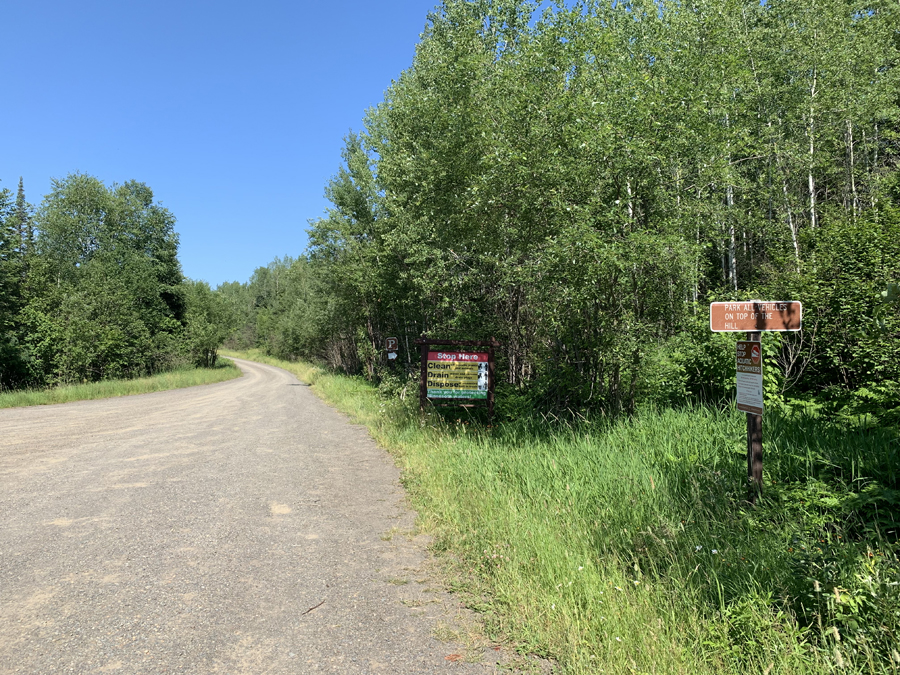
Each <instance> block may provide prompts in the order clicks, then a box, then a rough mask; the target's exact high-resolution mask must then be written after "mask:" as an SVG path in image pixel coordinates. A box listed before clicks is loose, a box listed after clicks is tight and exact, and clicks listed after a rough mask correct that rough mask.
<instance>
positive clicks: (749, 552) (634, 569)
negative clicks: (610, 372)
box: [234, 353, 900, 674]
mask: <svg viewBox="0 0 900 675" xmlns="http://www.w3.org/2000/svg"><path fill="white" fill-rule="evenodd" d="M234 355H235V356H243V357H245V358H250V359H253V360H258V361H262V362H265V363H270V364H272V365H278V366H280V367H282V368H285V369H287V370H290V371H291V372H294V373H295V374H297V375H298V377H300V378H301V379H302V380H304V381H306V382H308V383H309V384H311V385H313V389H314V391H316V392H317V393H318V394H319V395H320V396H321V397H322V398H324V399H325V400H326V401H327V402H329V403H331V404H333V405H335V406H336V407H338V408H339V409H341V410H343V411H345V412H347V413H349V414H350V415H351V416H353V417H354V418H355V419H356V420H357V421H359V422H361V423H363V424H366V425H367V426H368V428H369V429H370V430H371V432H372V434H373V436H374V437H375V438H376V439H377V440H378V441H379V442H380V443H381V444H383V445H384V446H385V447H387V448H388V449H389V450H390V451H391V452H392V453H393V454H394V456H395V457H396V458H397V462H398V464H399V465H400V466H401V468H402V469H403V472H404V480H405V484H406V486H407V488H408V490H409V492H410V495H411V497H412V499H413V502H414V505H415V507H416V509H417V510H418V511H419V514H420V520H421V524H422V527H423V528H424V529H425V530H426V531H429V532H430V533H432V534H434V535H435V547H436V548H437V549H438V550H441V551H444V552H446V553H447V554H448V555H447V556H446V557H445V559H446V560H450V561H454V570H455V573H456V574H457V577H458V578H457V580H456V583H458V585H459V586H460V588H461V589H462V590H463V591H465V592H466V593H467V594H468V595H467V597H469V598H470V600H471V604H472V605H473V606H474V607H475V608H476V609H479V610H480V611H481V612H482V613H483V616H484V617H485V621H486V624H487V630H489V631H490V632H492V633H493V634H495V635H496V636H505V637H506V638H508V639H509V640H510V641H512V642H513V643H514V644H515V645H517V647H518V648H519V649H521V650H522V651H526V652H535V653H540V654H544V655H547V656H551V657H553V658H556V659H558V660H559V662H560V663H561V665H562V666H563V667H564V669H565V671H566V672H569V673H600V672H606V673H632V672H633V673H752V672H759V673H768V674H773V673H785V674H787V673H792V674H793V673H829V672H834V673H898V672H900V653H898V648H897V645H898V644H900V556H898V545H897V541H898V525H900V523H898V519H900V515H898V514H900V508H898V507H900V489H898V488H900V486H898V480H900V442H898V434H897V431H896V430H891V429H874V430H873V429H863V428H845V427H840V426H836V425H829V424H828V423H827V421H826V420H821V419H817V418H815V417H810V416H793V417H792V416H789V415H786V414H778V413H776V412H774V411H773V412H772V413H771V414H767V417H766V421H765V425H766V426H765V443H766V445H765V449H766V483H767V485H768V486H769V487H768V489H767V492H766V496H765V499H764V500H763V502H762V504H761V506H759V507H758V508H755V509H752V508H749V507H747V506H746V505H745V504H744V503H743V494H744V488H743V481H744V473H745V471H746V469H745V466H746V465H745V463H744V459H743V453H744V432H745V429H744V419H743V416H741V415H739V414H735V413H732V412H719V411H713V410H709V409H704V408H699V409H686V410H659V411H654V410H646V411H642V412H641V413H639V414H638V415H636V416H635V417H634V418H632V419H623V420H618V421H613V422H610V421H600V422H596V423H585V424H580V425H577V426H570V427H566V426H564V425H553V426H548V425H547V424H546V423H543V422H542V423H536V422H534V421H523V422H520V423H510V424H503V425H500V426H499V427H498V428H496V429H493V430H491V431H489V432H486V431H484V430H480V429H475V428H472V427H469V426H468V425H466V424H464V423H460V424H448V423H447V422H446V421H444V420H442V419H441V418H439V417H437V416H435V415H428V416H426V417H425V418H420V417H419V415H418V414H417V411H416V401H415V398H414V396H412V397H410V398H409V399H407V400H406V401H402V400H397V399H387V400H386V399H384V398H382V397H380V396H379V395H378V391H377V389H376V388H374V387H373V386H371V385H369V384H366V383H365V382H363V381H361V380H358V379H354V378H346V377H340V376H335V375H331V374H328V373H326V372H324V371H322V370H321V369H318V368H315V367H313V366H309V365H307V364H296V363H286V362H283V361H278V360H276V359H271V358H267V357H264V356H262V355H260V354H258V353H247V354H237V353H234Z"/></svg>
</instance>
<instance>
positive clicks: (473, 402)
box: [416, 337, 500, 423]
mask: <svg viewBox="0 0 900 675" xmlns="http://www.w3.org/2000/svg"><path fill="white" fill-rule="evenodd" d="M416 344H417V345H419V346H420V349H421V361H420V374H419V408H420V409H421V410H424V409H425V404H426V403H427V402H428V401H431V402H432V405H433V406H437V407H447V406H459V407H463V408H474V407H478V404H479V403H480V402H482V401H483V402H484V403H486V404H487V409H488V423H490V422H491V421H492V420H493V418H494V384H495V381H496V368H495V363H494V350H495V349H496V348H497V347H499V346H500V343H499V342H497V341H496V340H493V339H492V340H491V341H490V342H484V341H478V340H433V339H428V338H425V337H422V338H419V339H418V340H416ZM436 346H440V347H444V348H445V349H443V350H439V351H431V350H430V349H429V348H430V347H436ZM453 347H487V351H486V352H476V351H468V350H456V349H446V348H453ZM447 399H449V400H453V401H464V402H460V403H435V402H434V401H438V400H447Z"/></svg>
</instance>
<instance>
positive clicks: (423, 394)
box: [416, 333, 428, 412]
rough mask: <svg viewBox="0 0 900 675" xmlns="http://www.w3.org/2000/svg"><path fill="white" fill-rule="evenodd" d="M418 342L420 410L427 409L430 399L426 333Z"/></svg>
mask: <svg viewBox="0 0 900 675" xmlns="http://www.w3.org/2000/svg"><path fill="white" fill-rule="evenodd" d="M416 342H420V344H419V351H420V352H421V359H420V361H421V366H420V368H419V410H421V411H423V412H424V410H425V401H427V400H428V344H427V343H426V342H425V334H424V333H423V334H422V337H421V338H420V339H419V340H416Z"/></svg>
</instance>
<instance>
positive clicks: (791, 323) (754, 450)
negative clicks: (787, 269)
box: [709, 300, 803, 504]
mask: <svg viewBox="0 0 900 675" xmlns="http://www.w3.org/2000/svg"><path fill="white" fill-rule="evenodd" d="M802 324H803V305H802V303H800V302H797V301H794V300H789V301H777V302H764V301H762V300H751V301H749V302H714V303H712V304H711V305H710V306H709V328H710V330H712V331H713V332H716V333H727V332H736V331H747V340H746V341H739V342H738V343H737V351H736V363H735V365H736V371H737V408H738V410H743V411H744V412H746V413H747V483H748V497H747V498H748V499H749V501H750V503H751V504H755V503H756V500H757V498H758V497H759V495H761V494H762V489H763V473H762V470H763V446H762V415H763V392H762V368H763V363H762V339H761V337H762V332H763V331H778V332H787V331H798V330H800V328H801V327H802Z"/></svg>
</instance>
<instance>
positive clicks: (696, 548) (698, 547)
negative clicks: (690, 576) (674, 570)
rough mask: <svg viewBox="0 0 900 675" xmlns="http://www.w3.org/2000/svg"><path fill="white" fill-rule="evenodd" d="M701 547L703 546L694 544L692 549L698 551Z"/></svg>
mask: <svg viewBox="0 0 900 675" xmlns="http://www.w3.org/2000/svg"><path fill="white" fill-rule="evenodd" d="M701 548H703V547H702V546H695V547H694V550H695V551H699V550H700V549H701Z"/></svg>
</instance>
